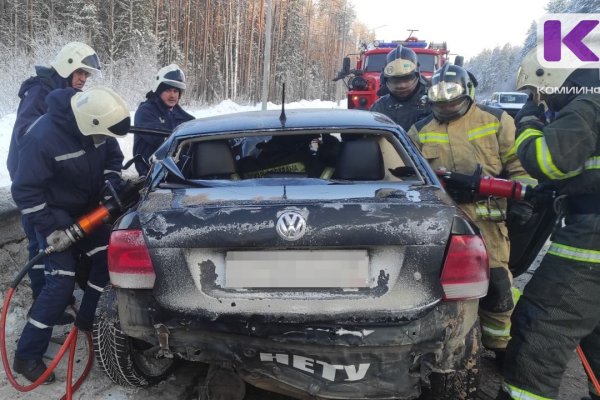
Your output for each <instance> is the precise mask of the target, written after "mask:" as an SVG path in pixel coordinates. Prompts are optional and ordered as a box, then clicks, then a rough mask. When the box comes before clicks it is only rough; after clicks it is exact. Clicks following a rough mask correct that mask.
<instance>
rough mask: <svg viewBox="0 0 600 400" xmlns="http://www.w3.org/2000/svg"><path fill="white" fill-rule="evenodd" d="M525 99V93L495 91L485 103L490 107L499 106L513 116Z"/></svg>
mask: <svg viewBox="0 0 600 400" xmlns="http://www.w3.org/2000/svg"><path fill="white" fill-rule="evenodd" d="M526 101H527V93H522V92H496V93H494V94H493V95H492V98H491V100H490V101H489V102H488V103H487V105H488V106H490V107H496V108H501V109H503V110H504V111H506V112H507V113H508V114H509V115H510V116H511V117H513V118H514V117H515V115H517V113H518V112H519V110H520V109H521V108H522V107H523V104H525V102H526Z"/></svg>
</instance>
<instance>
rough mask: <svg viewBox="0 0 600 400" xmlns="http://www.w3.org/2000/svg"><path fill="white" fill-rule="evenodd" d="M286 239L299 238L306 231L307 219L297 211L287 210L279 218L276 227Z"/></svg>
mask: <svg viewBox="0 0 600 400" xmlns="http://www.w3.org/2000/svg"><path fill="white" fill-rule="evenodd" d="M275 229H276V230H277V233H278V234H279V236H281V238H282V239H285V240H298V239H300V238H301V237H302V236H304V234H305V233H306V220H305V219H304V217H303V216H302V215H300V214H298V213H297V212H295V211H286V212H284V213H283V214H281V216H280V217H279V219H278V220H277V225H276V227H275Z"/></svg>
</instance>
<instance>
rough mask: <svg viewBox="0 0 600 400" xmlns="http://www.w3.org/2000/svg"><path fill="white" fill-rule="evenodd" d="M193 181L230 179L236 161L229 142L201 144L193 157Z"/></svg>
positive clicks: (233, 172) (197, 145) (234, 170)
mask: <svg viewBox="0 0 600 400" xmlns="http://www.w3.org/2000/svg"><path fill="white" fill-rule="evenodd" d="M191 169H192V171H191V172H192V179H230V178H231V175H232V174H235V173H236V169H235V160H234V159H233V154H232V152H231V148H230V147H229V144H228V143H227V141H211V142H199V143H198V144H196V148H195V149H194V153H193V156H192V168H191Z"/></svg>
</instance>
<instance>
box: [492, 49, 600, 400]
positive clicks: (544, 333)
mask: <svg viewBox="0 0 600 400" xmlns="http://www.w3.org/2000/svg"><path fill="white" fill-rule="evenodd" d="M599 72H600V71H599V70H598V69H575V70H574V69H549V68H545V67H542V66H541V65H540V64H539V62H538V61H537V58H536V49H534V50H532V51H531V52H529V53H528V54H527V55H526V56H525V57H524V59H523V61H522V64H521V68H520V69H519V73H518V76H517V86H518V87H519V89H529V90H532V92H533V93H532V94H533V98H537V97H538V96H539V99H540V100H542V101H544V102H545V103H546V105H547V106H548V108H549V109H550V110H551V111H553V112H555V113H556V117H555V119H554V120H553V121H552V122H550V123H548V124H547V125H546V124H545V123H544V108H543V106H540V105H538V104H536V103H535V101H534V100H530V101H528V102H527V103H526V104H525V105H524V106H523V109H522V111H521V112H520V113H519V114H518V115H517V116H516V125H517V132H518V133H520V135H519V137H518V139H517V140H516V143H515V151H516V153H517V155H518V157H519V159H520V160H521V162H522V164H523V166H524V167H525V169H526V170H527V171H529V173H530V174H531V175H532V176H534V177H536V178H537V179H538V180H539V181H540V182H544V183H547V184H549V185H553V186H554V187H556V189H557V191H558V194H559V195H560V197H559V199H563V201H561V202H560V203H557V205H558V204H561V205H562V207H559V208H560V209H561V213H562V215H561V216H564V221H563V223H562V224H557V226H556V228H555V231H554V233H553V236H552V243H551V245H550V248H549V250H548V253H547V254H546V256H545V257H544V258H543V260H542V262H541V264H540V266H539V267H538V269H537V270H536V271H535V273H534V275H533V277H532V279H531V281H530V282H529V283H528V284H527V286H526V287H525V290H524V293H523V295H522V296H521V298H520V300H519V303H518V305H517V307H516V309H515V313H514V315H513V318H512V320H513V325H512V330H511V335H512V339H511V341H510V343H509V345H508V347H507V350H506V359H505V364H504V370H503V377H504V384H503V389H504V390H503V391H502V392H501V393H500V395H499V396H498V398H499V399H510V398H513V399H539V400H544V399H556V398H557V395H558V389H559V385H560V381H561V377H562V375H563V373H564V371H565V368H566V365H567V363H568V362H569V360H570V359H571V357H572V356H573V351H574V350H575V348H576V347H577V345H581V348H582V350H583V352H584V353H585V355H586V356H587V358H588V361H589V363H590V365H591V368H592V370H593V371H594V374H595V375H596V377H598V376H599V374H600V296H599V295H598V293H599V292H600V169H599V168H600V140H599V137H600V94H598V91H599V90H600V79H599V75H598V74H599ZM590 394H591V398H592V399H595V400H599V399H600V393H597V392H595V391H594V390H593V388H592V385H590Z"/></svg>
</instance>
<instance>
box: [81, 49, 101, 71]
mask: <svg viewBox="0 0 600 400" xmlns="http://www.w3.org/2000/svg"><path fill="white" fill-rule="evenodd" d="M81 64H82V66H84V67H89V68H93V69H95V70H98V71H99V70H100V60H99V59H98V56H97V55H96V53H94V54H90V55H89V56H87V57H85V58H84V59H83V60H81Z"/></svg>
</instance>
